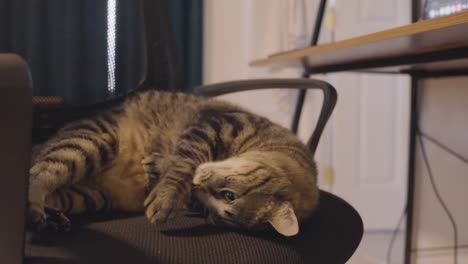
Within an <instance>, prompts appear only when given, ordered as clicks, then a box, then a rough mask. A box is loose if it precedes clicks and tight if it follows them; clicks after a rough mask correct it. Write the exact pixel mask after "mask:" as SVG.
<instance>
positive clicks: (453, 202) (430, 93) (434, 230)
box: [414, 78, 468, 263]
mask: <svg viewBox="0 0 468 264" xmlns="http://www.w3.org/2000/svg"><path fill="white" fill-rule="evenodd" d="M422 87H423V89H421V91H422V94H421V99H420V100H421V101H420V102H421V107H420V108H421V120H420V124H421V125H420V126H421V130H422V131H423V132H425V133H427V134H429V135H430V136H432V137H434V138H436V139H437V140H438V141H440V142H442V143H444V144H445V145H447V146H448V147H450V148H452V149H453V150H455V151H457V152H458V153H459V154H461V155H463V156H464V157H468V137H467V135H468V133H467V131H468V121H467V116H468V78H444V79H430V80H425V81H423V82H422ZM424 142H425V146H426V151H427V155H428V158H429V162H430V166H431V168H432V171H433V174H434V177H435V181H436V183H437V185H438V187H439V191H440V194H441V195H442V197H443V198H444V200H445V201H446V203H447V205H448V207H449V209H450V210H451V211H452V213H453V215H454V217H455V220H456V222H457V224H458V232H459V244H464V245H466V244H468V206H467V203H468V192H467V191H466V190H467V187H468V165H467V164H465V163H463V162H461V161H459V160H458V159H456V158H454V157H452V156H451V155H449V154H448V153H447V152H445V151H444V150H442V149H440V148H439V147H437V146H436V145H434V144H433V143H431V142H429V141H424ZM417 148H418V153H417V159H416V166H417V167H416V192H415V218H414V230H415V232H414V241H415V244H414V248H426V247H440V246H452V245H453V242H452V241H453V240H452V238H453V232H452V228H451V226H450V222H449V220H448V218H447V216H446V215H445V213H444V211H443V210H442V207H441V206H440V205H439V203H438V202H437V200H436V198H435V195H434V193H433V191H432V187H431V185H430V181H429V175H428V173H427V170H426V168H425V166H424V163H423V160H422V156H421V152H420V146H419V144H418V145H417ZM414 256H415V260H417V261H416V262H414V263H453V262H452V251H451V250H447V251H440V252H431V253H418V254H415V255H414ZM458 263H468V250H467V249H464V250H460V257H459V262H458Z"/></svg>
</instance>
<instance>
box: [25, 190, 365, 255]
mask: <svg viewBox="0 0 468 264" xmlns="http://www.w3.org/2000/svg"><path fill="white" fill-rule="evenodd" d="M362 232H363V226H362V221H361V218H360V217H359V215H358V214H357V212H356V211H355V210H354V209H353V208H352V207H351V206H350V205H348V204H347V203H346V202H344V201H343V200H341V199H340V198H338V197H336V196H334V195H331V194H329V193H326V192H322V196H321V203H320V207H319V209H318V210H317V211H316V213H315V214H314V216H313V217H312V218H311V219H310V220H309V221H308V222H306V223H304V224H303V225H302V226H301V229H300V233H299V235H297V236H295V237H292V238H286V237H282V236H280V235H277V234H276V233H275V232H273V231H272V230H270V231H263V232H247V231H240V230H229V229H226V228H222V227H215V226H211V225H208V224H206V223H205V220H204V219H202V218H200V217H197V216H195V215H190V214H188V213H187V214H181V216H178V217H177V218H176V219H173V220H171V221H170V222H169V223H167V224H165V225H164V226H156V225H151V224H150V223H148V221H147V220H146V219H145V218H144V217H143V216H140V215H137V216H113V217H112V218H109V217H107V219H92V220H90V219H87V220H86V221H83V219H75V222H74V226H73V230H72V231H71V232H70V233H67V234H61V235H60V234H57V235H37V234H28V235H27V238H26V241H27V243H26V248H25V263H26V264H27V263H31V264H33V263H34V264H35V263H48V264H53V263H100V264H101V263H102V264H103V263H112V264H117V263H142V264H146V263H203V264H208V263H222V264H228V263H321V264H322V263H345V262H346V261H347V260H348V259H349V258H350V257H351V255H352V254H353V252H354V251H355V249H356V248H357V246H358V244H359V242H360V240H361V237H362Z"/></svg>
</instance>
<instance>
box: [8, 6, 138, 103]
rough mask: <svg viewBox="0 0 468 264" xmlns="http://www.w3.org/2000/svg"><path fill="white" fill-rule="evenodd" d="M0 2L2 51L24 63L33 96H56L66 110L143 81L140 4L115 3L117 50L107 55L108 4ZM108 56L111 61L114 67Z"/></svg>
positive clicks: (131, 87)
mask: <svg viewBox="0 0 468 264" xmlns="http://www.w3.org/2000/svg"><path fill="white" fill-rule="evenodd" d="M0 3H1V4H0V5H1V9H0V10H1V11H0V12H1V15H0V24H2V28H1V30H2V31H1V32H0V36H1V39H0V52H14V53H17V54H20V55H21V56H23V57H24V58H25V59H26V60H27V62H28V65H29V67H30V69H31V75H32V79H33V94H34V95H40V96H60V97H63V98H64V100H65V102H66V104H67V105H79V104H89V103H95V102H99V101H103V100H106V99H108V98H112V97H115V96H117V95H120V94H122V93H124V92H126V91H128V90H131V89H134V88H135V87H136V86H137V85H138V83H139V82H140V81H141V80H142V78H143V73H144V71H143V70H144V34H143V16H142V10H141V7H140V6H139V4H138V3H139V2H138V1H117V5H116V7H117V8H116V27H115V33H116V34H115V37H116V38H115V48H114V49H112V52H110V53H109V52H108V51H109V49H110V47H109V45H108V41H107V40H108V37H107V36H108V14H107V13H108V6H107V4H108V1H104V0H97V1H96V0H80V1H76V0H0ZM109 54H110V55H112V56H114V58H115V60H113V61H115V64H114V65H111V67H112V68H111V67H110V66H109V63H110V61H109V57H110V56H109ZM109 69H115V71H114V70H112V71H114V72H115V74H112V75H110V72H112V71H110V70H109ZM122 73H124V74H122ZM110 76H115V80H111V79H112V78H110Z"/></svg>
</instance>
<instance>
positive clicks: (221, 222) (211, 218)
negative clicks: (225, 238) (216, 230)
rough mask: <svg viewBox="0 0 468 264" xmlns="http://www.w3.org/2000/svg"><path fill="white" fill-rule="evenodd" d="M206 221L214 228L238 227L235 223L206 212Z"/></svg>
mask: <svg viewBox="0 0 468 264" xmlns="http://www.w3.org/2000/svg"><path fill="white" fill-rule="evenodd" d="M206 220H207V221H208V222H209V223H210V224H212V225H216V226H229V227H239V225H238V224H237V223H235V222H234V221H232V220H230V219H226V218H223V217H221V216H219V215H217V214H214V213H211V212H208V215H207V217H206Z"/></svg>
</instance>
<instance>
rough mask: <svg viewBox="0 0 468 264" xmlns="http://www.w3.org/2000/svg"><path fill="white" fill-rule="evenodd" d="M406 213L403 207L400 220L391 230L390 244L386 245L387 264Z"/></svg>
mask: <svg viewBox="0 0 468 264" xmlns="http://www.w3.org/2000/svg"><path fill="white" fill-rule="evenodd" d="M407 212H408V206H405V209H403V212H402V213H401V216H400V219H399V220H398V223H397V225H396V228H395V229H393V232H392V238H391V239H390V243H389V244H388V249H387V262H386V263H387V264H390V263H391V261H392V251H393V246H394V244H395V240H396V237H397V235H398V231H399V230H400V226H401V224H402V223H403V220H404V219H405V217H406V213H407Z"/></svg>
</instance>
